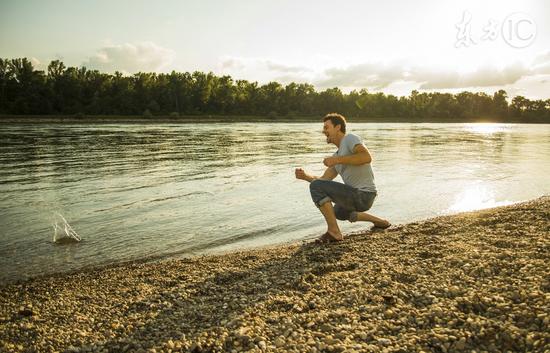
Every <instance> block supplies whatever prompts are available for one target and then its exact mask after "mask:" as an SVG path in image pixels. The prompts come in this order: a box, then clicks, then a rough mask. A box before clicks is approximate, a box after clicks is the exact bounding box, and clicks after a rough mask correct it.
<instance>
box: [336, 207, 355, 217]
mask: <svg viewBox="0 0 550 353" xmlns="http://www.w3.org/2000/svg"><path fill="white" fill-rule="evenodd" d="M350 213H351V211H349V210H346V209H345V208H342V207H338V206H336V207H334V215H335V216H336V219H339V220H341V221H348V220H349V215H350Z"/></svg>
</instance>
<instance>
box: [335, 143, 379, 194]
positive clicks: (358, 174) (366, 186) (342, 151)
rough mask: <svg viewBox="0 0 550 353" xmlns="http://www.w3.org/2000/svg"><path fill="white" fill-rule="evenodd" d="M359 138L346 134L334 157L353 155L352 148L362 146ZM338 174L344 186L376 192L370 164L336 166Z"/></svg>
mask: <svg viewBox="0 0 550 353" xmlns="http://www.w3.org/2000/svg"><path fill="white" fill-rule="evenodd" d="M362 143H363V142H362V141H361V138H360V137H359V136H357V135H354V134H346V135H345V136H344V138H343V139H342V141H340V147H339V148H338V151H336V152H335V153H334V156H348V155H350V154H353V148H354V147H355V145H357V144H362ZM334 168H335V169H336V171H337V172H338V174H340V176H341V177H342V180H343V181H344V184H346V185H349V186H352V187H354V188H357V189H359V190H363V191H370V192H376V186H375V185H374V173H373V172H372V167H371V165H370V163H367V164H361V165H350V164H336V165H335V166H334Z"/></svg>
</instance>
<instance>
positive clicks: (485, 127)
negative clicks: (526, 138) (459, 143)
mask: <svg viewBox="0 0 550 353" xmlns="http://www.w3.org/2000/svg"><path fill="white" fill-rule="evenodd" d="M506 129H508V124H495V123H474V124H466V130H467V131H469V132H473V133H476V134H483V135H491V134H494V133H496V132H502V131H505V130H506Z"/></svg>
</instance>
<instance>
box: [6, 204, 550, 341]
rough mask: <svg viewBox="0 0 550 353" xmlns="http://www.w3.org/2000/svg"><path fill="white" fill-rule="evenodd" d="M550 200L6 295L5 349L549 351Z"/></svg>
mask: <svg viewBox="0 0 550 353" xmlns="http://www.w3.org/2000/svg"><path fill="white" fill-rule="evenodd" d="M548 229H550V196H543V197H541V198H538V199H535V200H531V201H526V202H521V203H516V204H513V205H509V206H501V207H497V208H492V209H484V210H479V211H473V212H467V213H459V214H453V215H445V216H438V217H436V218H431V219H427V220H422V221H417V222H412V223H408V224H404V225H399V226H396V227H395V228H390V229H389V230H386V231H378V232H371V231H367V232H362V233H354V234H351V235H349V236H348V237H347V238H346V240H345V241H344V242H342V243H337V244H330V245H315V244H311V243H305V244H304V243H302V244H299V243H290V244H286V243H285V244H282V245H275V246H273V245H272V246H267V247H260V248H253V249H247V250H243V251H237V252H233V251H232V252H227V253H222V254H214V255H200V256H197V257H192V258H179V259H164V260H161V261H158V260H154V261H152V262H151V261H144V262H142V261H139V262H134V261H133V262H131V263H124V264H120V263H119V264H111V265H106V266H105V267H101V268H93V269H86V270H84V271H77V272H71V273H61V274H59V273H58V274H53V275H45V276H39V277H34V278H32V279H29V280H26V281H24V282H22V283H11V284H6V285H4V286H2V287H0V298H2V299H0V350H5V351H8V352H11V351H14V352H15V351H45V352H48V351H74V352H76V351H79V352H80V351H82V352H88V351H93V352H96V351H97V352H101V351H105V352H111V351H113V352H114V351H140V352H146V351H152V349H155V350H156V351H227V350H228V351H231V350H235V351H256V352H260V351H277V350H289V351H292V350H294V351H309V352H322V351H331V352H342V351H344V350H345V351H346V352H348V351H377V350H382V349H387V350H388V351H399V350H401V351H419V350H424V351H444V352H446V351H462V350H467V351H469V350H471V349H482V350H487V351H495V350H503V351H504V350H514V351H515V350H529V351H544V349H545V347H546V349H547V347H548V345H550V333H549V329H548V328H549V324H550V316H549V315H548V313H549V312H550V270H549V269H548V266H547V264H548V263H550V254H549V253H550V234H549V232H548Z"/></svg>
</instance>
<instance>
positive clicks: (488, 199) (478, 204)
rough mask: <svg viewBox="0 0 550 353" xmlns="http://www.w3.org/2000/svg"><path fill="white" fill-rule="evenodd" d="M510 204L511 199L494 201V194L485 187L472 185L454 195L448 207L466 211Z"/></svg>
mask: <svg viewBox="0 0 550 353" xmlns="http://www.w3.org/2000/svg"><path fill="white" fill-rule="evenodd" d="M510 204H512V202H511V201H495V196H494V194H493V193H492V192H490V191H489V190H488V189H486V188H483V187H480V186H473V187H470V188H467V189H464V190H463V191H462V192H461V193H459V194H458V195H457V196H456V198H455V201H454V203H453V204H452V205H451V206H450V207H449V211H450V212H466V211H474V210H480V209H483V208H491V207H497V206H505V205H510Z"/></svg>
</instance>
